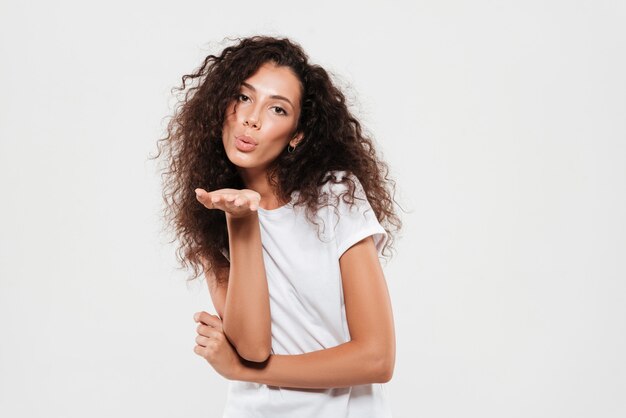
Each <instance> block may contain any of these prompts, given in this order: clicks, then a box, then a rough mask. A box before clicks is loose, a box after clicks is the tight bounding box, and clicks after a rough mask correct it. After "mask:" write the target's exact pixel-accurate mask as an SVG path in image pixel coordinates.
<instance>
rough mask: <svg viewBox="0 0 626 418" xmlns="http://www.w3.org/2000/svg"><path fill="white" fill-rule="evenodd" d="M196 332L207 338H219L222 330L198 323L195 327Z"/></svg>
mask: <svg viewBox="0 0 626 418" xmlns="http://www.w3.org/2000/svg"><path fill="white" fill-rule="evenodd" d="M196 332H197V333H198V334H199V335H202V336H203V337H207V338H216V339H218V338H220V337H221V334H222V331H220V330H219V328H214V327H212V326H209V325H204V324H200V325H198V326H197V327H196Z"/></svg>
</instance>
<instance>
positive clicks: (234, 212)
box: [195, 188, 261, 218]
mask: <svg viewBox="0 0 626 418" xmlns="http://www.w3.org/2000/svg"><path fill="white" fill-rule="evenodd" d="M195 192H196V198H197V199H198V201H199V202H200V203H202V204H203V205H204V206H205V207H206V208H207V209H220V210H223V211H224V212H226V213H227V214H229V215H230V216H231V217H233V218H243V217H246V216H248V215H251V214H252V212H255V211H256V210H257V209H258V208H259V202H260V201H261V195H260V194H259V193H257V192H255V191H254V190H250V189H243V190H237V189H220V190H214V191H212V192H207V191H206V190H204V189H200V188H198V189H195Z"/></svg>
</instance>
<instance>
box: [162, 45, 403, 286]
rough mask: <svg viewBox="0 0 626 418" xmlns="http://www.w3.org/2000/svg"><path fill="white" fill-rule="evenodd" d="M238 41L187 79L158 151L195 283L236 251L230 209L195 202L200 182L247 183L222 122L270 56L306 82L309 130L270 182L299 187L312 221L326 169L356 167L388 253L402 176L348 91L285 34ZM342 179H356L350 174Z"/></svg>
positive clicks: (285, 195) (170, 217)
mask: <svg viewBox="0 0 626 418" xmlns="http://www.w3.org/2000/svg"><path fill="white" fill-rule="evenodd" d="M235 41H237V42H236V43H235V44H234V45H231V46H228V47H226V48H224V49H223V51H222V52H221V54H219V55H208V56H207V57H206V58H205V59H204V62H203V64H202V65H201V66H200V67H199V68H198V69H196V70H195V71H194V72H193V73H191V74H187V75H184V76H183V77H182V84H181V86H180V87H178V88H177V90H178V91H179V92H184V95H182V98H181V99H180V101H179V102H178V105H177V107H176V110H175V112H174V115H173V116H172V117H171V119H170V121H169V123H168V126H167V136H166V137H164V138H160V139H159V140H158V141H157V145H158V154H157V155H156V156H154V157H151V158H158V157H159V156H160V155H161V153H162V152H165V164H166V169H165V170H164V172H163V174H162V178H163V179H164V181H163V199H164V201H165V209H164V219H165V221H166V225H167V226H169V227H171V228H172V229H173V230H174V231H175V235H176V236H177V237H178V239H179V243H180V245H179V247H178V249H177V258H178V259H179V261H180V262H181V265H182V266H183V267H188V266H189V265H191V267H192V268H193V276H192V277H191V278H189V279H188V280H193V279H195V278H197V277H198V276H199V275H200V274H201V273H202V271H205V270H208V271H212V270H213V272H217V271H219V270H220V268H222V267H224V266H226V265H227V264H228V261H227V260H226V259H225V258H224V256H223V252H224V251H227V250H228V231H227V228H226V217H225V214H224V212H223V211H220V210H208V209H206V208H205V207H204V206H203V205H202V204H200V203H199V202H198V201H197V200H196V197H195V193H194V189H195V188H197V187H201V188H204V189H205V190H208V191H212V190H217V189H222V188H235V189H243V188H245V185H244V183H243V180H242V179H241V177H240V175H239V173H238V171H237V168H236V167H235V166H234V165H233V164H232V163H231V162H230V160H229V159H228V157H227V155H226V152H225V150H224V146H223V143H222V127H223V124H224V118H225V112H226V108H227V105H228V104H229V103H230V102H231V101H232V100H234V99H236V98H237V96H238V94H239V92H240V90H239V89H240V88H241V84H242V82H243V81H244V80H246V79H247V78H248V77H250V76H251V75H253V74H254V73H255V72H256V70H257V69H258V68H259V67H260V66H261V65H262V64H264V63H266V62H272V63H274V64H276V65H278V66H286V67H289V68H291V70H293V72H294V73H295V74H296V76H297V77H298V78H299V79H300V81H301V84H302V96H301V97H302V98H301V103H300V104H301V112H300V118H299V121H298V127H297V131H298V132H303V133H304V138H303V139H302V141H300V143H299V144H298V147H297V149H296V151H295V152H292V153H289V152H287V150H286V149H285V150H284V151H283V152H282V153H281V154H280V155H279V156H278V157H277V158H276V160H275V161H274V162H273V163H272V165H271V167H270V168H269V169H268V180H269V181H270V184H272V186H273V187H274V189H275V191H276V193H277V195H278V196H279V197H280V199H282V200H283V201H288V200H289V199H290V196H291V194H292V192H293V191H296V190H297V191H299V194H298V195H299V197H298V200H297V201H296V202H295V203H294V204H295V205H302V206H304V207H305V208H306V213H307V218H308V219H309V220H312V218H313V215H314V214H315V213H316V212H317V211H318V209H319V208H320V207H321V206H322V205H323V202H322V201H321V200H323V199H320V188H321V186H322V185H323V184H325V183H326V182H327V181H329V180H330V181H332V180H331V179H329V178H328V177H327V176H326V174H327V173H328V172H330V171H333V170H345V171H347V172H349V173H352V174H354V175H355V176H356V177H357V178H358V180H359V181H360V182H361V184H362V186H363V189H364V191H365V193H366V195H367V198H368V200H369V202H370V204H371V206H372V209H373V210H374V212H375V213H376V217H377V219H378V221H379V222H380V223H381V225H382V226H383V228H385V230H386V231H387V234H388V239H387V242H386V244H385V246H384V248H383V251H382V255H383V256H385V257H388V256H389V255H390V254H389V248H393V245H392V244H393V240H394V237H393V235H394V234H395V232H396V231H398V230H399V229H400V228H401V226H402V222H401V220H400V218H399V217H398V216H397V214H396V213H395V210H394V205H393V202H394V201H393V193H394V192H395V182H394V181H393V180H391V179H389V178H388V173H389V170H388V166H387V164H386V163H384V162H383V161H382V160H381V159H380V158H379V157H378V156H377V153H376V150H375V148H374V142H373V140H372V139H371V138H369V137H368V136H367V135H366V134H364V132H363V130H362V127H361V124H360V123H359V121H358V120H357V119H356V118H355V117H354V116H353V115H352V114H351V112H350V111H349V110H348V106H347V103H346V98H345V96H344V94H343V93H342V92H341V91H340V89H338V88H337V87H336V86H335V85H334V84H333V82H332V80H331V77H330V76H329V74H328V73H327V72H326V71H325V70H324V69H323V68H322V67H320V66H319V65H315V64H311V63H309V58H308V56H307V55H306V54H305V52H304V50H303V49H302V47H301V46H300V45H298V44H297V43H295V42H293V41H291V40H289V39H287V38H274V37H269V36H253V37H249V38H243V39H236V40H235ZM342 182H346V183H352V182H350V181H349V178H348V177H347V176H346V177H345V178H344V180H342ZM348 190H349V193H348V199H347V202H349V203H353V202H354V192H355V187H354V184H348ZM344 200H346V199H344ZM216 276H217V278H218V280H220V281H224V280H227V277H221V276H220V275H216Z"/></svg>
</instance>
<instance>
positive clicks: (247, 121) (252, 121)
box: [243, 112, 261, 129]
mask: <svg viewBox="0 0 626 418" xmlns="http://www.w3.org/2000/svg"><path fill="white" fill-rule="evenodd" d="M243 126H252V127H253V128H255V129H259V128H260V127H261V121H260V120H259V117H258V116H257V114H256V113H255V112H250V113H248V114H244V115H243Z"/></svg>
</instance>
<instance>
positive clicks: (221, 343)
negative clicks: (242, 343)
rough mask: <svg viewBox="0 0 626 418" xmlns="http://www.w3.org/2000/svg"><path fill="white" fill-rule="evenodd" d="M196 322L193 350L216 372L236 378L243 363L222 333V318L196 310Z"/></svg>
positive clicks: (227, 377) (230, 378)
mask: <svg viewBox="0 0 626 418" xmlns="http://www.w3.org/2000/svg"><path fill="white" fill-rule="evenodd" d="M193 319H194V321H196V322H198V323H199V324H198V327H197V328H196V331H197V332H198V336H197V337H196V344H197V345H196V346H195V347H194V349H193V351H194V353H196V354H197V355H199V356H201V357H204V358H205V359H206V361H208V362H209V364H210V365H211V366H212V367H213V368H214V369H215V371H216V372H218V373H219V374H221V375H222V376H224V377H225V378H226V379H229V380H236V379H237V376H238V375H239V374H238V373H239V371H240V370H241V369H242V367H243V364H242V363H241V361H240V359H239V354H237V352H236V351H235V349H234V348H233V346H232V345H231V344H230V341H228V339H227V338H226V335H224V331H223V328H222V320H221V319H220V318H219V317H218V316H216V315H211V314H209V313H207V312H204V311H202V312H197V313H196V314H195V315H194V316H193Z"/></svg>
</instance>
